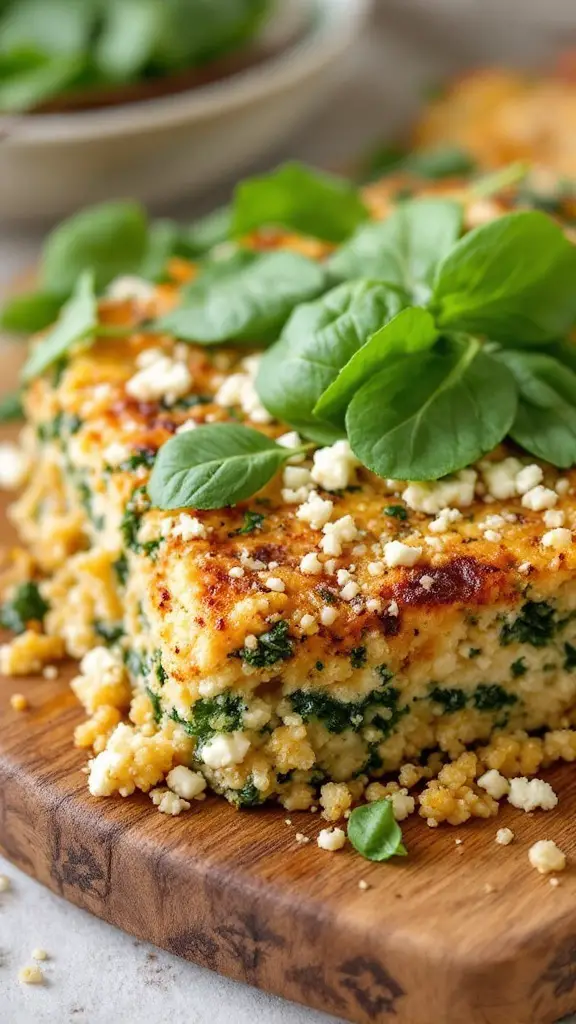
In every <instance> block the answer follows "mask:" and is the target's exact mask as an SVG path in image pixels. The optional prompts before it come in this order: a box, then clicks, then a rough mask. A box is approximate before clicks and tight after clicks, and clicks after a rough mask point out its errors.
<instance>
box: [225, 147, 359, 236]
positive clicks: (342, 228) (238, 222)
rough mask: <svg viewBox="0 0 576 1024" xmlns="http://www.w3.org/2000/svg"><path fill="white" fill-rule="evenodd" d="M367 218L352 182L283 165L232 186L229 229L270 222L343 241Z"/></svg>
mask: <svg viewBox="0 0 576 1024" xmlns="http://www.w3.org/2000/svg"><path fill="white" fill-rule="evenodd" d="M367 218H368V210H367V208H366V206H365V205H364V203H363V201H362V199H361V197H360V193H359V192H358V189H357V188H356V186H355V185H353V184H352V182H350V181H347V180H346V179H345V178H337V177H335V176H334V175H331V174H324V173H322V172H321V171H316V170H313V169H312V168H311V167H305V166H304V165H303V164H299V163H287V164H284V165H283V166H282V167H278V168H277V169H276V170H275V171H272V172H271V173H270V174H265V175H263V176H262V177H259V178H249V179H248V180H247V181H243V182H241V183H240V184H239V185H238V186H237V187H236V191H235V193H234V203H233V213H232V233H233V234H234V235H236V236H239V235H247V234H250V232H251V231H255V230H256V229H257V228H260V227H263V226H267V225H272V226H279V227H283V228H286V229H287V230H288V231H298V232H300V233H301V234H303V235H312V236H314V237H315V238H321V239H323V240H324V241H326V242H343V241H344V240H345V239H346V238H348V237H349V236H350V235H351V234H352V232H353V231H354V230H355V229H356V228H357V227H358V225H359V224H361V223H362V221H365V220H367Z"/></svg>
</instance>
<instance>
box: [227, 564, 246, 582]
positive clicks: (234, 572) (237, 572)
mask: <svg viewBox="0 0 576 1024" xmlns="http://www.w3.org/2000/svg"><path fill="white" fill-rule="evenodd" d="M245 571H246V570H245V569H243V568H242V566H241V565H233V566H232V568H231V569H229V570H228V575H229V576H231V577H232V579H233V580H241V579H242V577H243V576H244V573H245Z"/></svg>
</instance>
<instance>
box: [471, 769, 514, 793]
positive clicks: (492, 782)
mask: <svg viewBox="0 0 576 1024" xmlns="http://www.w3.org/2000/svg"><path fill="white" fill-rule="evenodd" d="M478 785H479V786H480V788H481V789H485V790H486V792H487V793H488V795H489V796H491V797H492V798H493V799H494V800H501V799H502V797H503V796H506V795H507V794H508V793H509V792H510V783H509V782H508V779H506V778H505V777H504V776H503V775H501V774H500V772H499V771H496V769H495V768H491V769H490V771H487V772H485V773H484V775H482V776H481V777H480V778H479V779H478Z"/></svg>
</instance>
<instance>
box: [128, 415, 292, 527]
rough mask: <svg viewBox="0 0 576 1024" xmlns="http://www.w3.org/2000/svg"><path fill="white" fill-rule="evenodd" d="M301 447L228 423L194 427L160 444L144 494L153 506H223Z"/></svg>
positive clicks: (250, 490) (254, 487)
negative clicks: (148, 496) (147, 495)
mask: <svg viewBox="0 0 576 1024" xmlns="http://www.w3.org/2000/svg"><path fill="white" fill-rule="evenodd" d="M192 434H193V435H194V436H193V437H192ZM303 450H304V449H302V448H297V449H291V448H283V447H282V446H281V445H279V444H276V442H275V441H272V440H271V439H270V438H269V437H266V436H265V435H264V434H261V433H260V432H259V431H258V430H252V429H251V428H250V427H243V426H239V425H237V424H233V423H215V424H213V425H210V426H202V427H197V428H196V430H194V431H191V432H189V433H185V434H177V435H176V436H175V437H171V438H170V440H169V441H167V442H166V444H164V445H162V447H161V449H160V451H159V453H158V456H157V458H156V462H155V464H154V469H153V470H152V475H151V477H150V481H149V483H148V493H149V495H150V498H151V500H152V503H153V504H154V505H155V506H156V507H157V508H162V509H177V508H198V509H210V508H223V507H224V506H225V505H233V504H235V503H236V502H238V501H243V500H244V499H245V498H249V497H251V495H252V494H255V493H256V492H257V491H259V490H260V489H261V488H262V487H264V486H265V485H266V484H267V483H268V482H269V481H270V480H271V479H272V477H273V476H274V475H275V473H277V471H278V470H279V469H280V467H281V466H282V465H283V464H284V463H285V462H286V461H287V459H289V458H290V457H291V456H292V455H294V454H295V452H300V451H303Z"/></svg>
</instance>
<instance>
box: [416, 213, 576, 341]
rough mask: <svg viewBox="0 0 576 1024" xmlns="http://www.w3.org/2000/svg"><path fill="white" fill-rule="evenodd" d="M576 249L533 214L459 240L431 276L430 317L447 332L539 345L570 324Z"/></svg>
mask: <svg viewBox="0 0 576 1024" xmlns="http://www.w3.org/2000/svg"><path fill="white" fill-rule="evenodd" d="M575 281H576V246H574V245H573V244H572V243H571V242H569V241H568V239H567V238H566V237H565V235H564V233H563V231H562V229H561V228H560V227H559V226H558V225H557V224H555V223H554V222H553V221H551V220H550V218H549V217H547V216H546V215H545V214H543V213H538V212H537V211H532V212H519V213H510V214H506V215H505V216H504V217H500V218H498V219H497V220H494V221H491V222H490V223H489V224H486V225H483V226H482V227H480V228H476V229H475V230H474V231H471V232H470V233H469V234H468V235H465V236H464V238H462V239H461V240H460V241H459V242H458V243H457V245H455V246H454V247H453V248H452V250H451V251H450V252H449V253H448V255H447V256H446V258H445V259H444V260H443V262H442V264H441V265H440V266H439V268H438V273H437V276H436V282H435V285H434V293H433V296H432V300H431V304H430V309H431V311H432V312H433V313H434V314H435V316H436V319H437V322H438V324H439V325H440V326H441V327H444V328H446V329H448V330H456V331H468V332H470V333H475V332H478V333H480V334H486V335H488V336H489V337H491V338H494V339H495V340H497V341H501V342H510V343H511V344H513V345H516V346H517V345H518V344H519V343H521V344H525V345H529V344H543V343H546V342H548V341H552V340H554V339H555V338H559V337H562V336H563V335H565V334H566V333H567V332H568V331H569V330H570V328H571V327H572V326H573V325H574V322H575V321H576V288H575V287H574V282H575Z"/></svg>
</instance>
